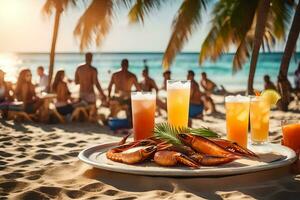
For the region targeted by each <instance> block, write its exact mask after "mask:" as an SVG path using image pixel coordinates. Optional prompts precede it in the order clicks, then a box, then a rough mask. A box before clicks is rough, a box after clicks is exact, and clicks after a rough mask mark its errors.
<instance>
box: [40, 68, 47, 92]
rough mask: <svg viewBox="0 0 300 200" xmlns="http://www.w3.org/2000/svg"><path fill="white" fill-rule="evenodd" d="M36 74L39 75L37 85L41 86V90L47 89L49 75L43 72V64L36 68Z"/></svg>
mask: <svg viewBox="0 0 300 200" xmlns="http://www.w3.org/2000/svg"><path fill="white" fill-rule="evenodd" d="M37 74H38V77H39V79H38V84H37V87H39V88H41V89H42V91H47V87H48V80H49V77H48V75H46V74H45V70H44V67H43V66H39V67H38V68H37Z"/></svg>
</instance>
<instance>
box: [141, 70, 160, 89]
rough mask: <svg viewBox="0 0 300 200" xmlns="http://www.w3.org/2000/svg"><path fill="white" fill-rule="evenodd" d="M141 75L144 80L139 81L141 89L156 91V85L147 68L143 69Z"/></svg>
mask: <svg viewBox="0 0 300 200" xmlns="http://www.w3.org/2000/svg"><path fill="white" fill-rule="evenodd" d="M142 76H143V78H144V80H142V81H141V82H140V85H141V89H142V91H145V92H151V91H152V90H155V92H156V93H158V87H157V85H156V83H155V81H154V79H152V78H151V77H150V76H149V70H148V69H144V70H143V72H142Z"/></svg>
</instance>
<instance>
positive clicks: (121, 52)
mask: <svg viewBox="0 0 300 200" xmlns="http://www.w3.org/2000/svg"><path fill="white" fill-rule="evenodd" d="M86 52H91V53H93V54H145V53H146V54H164V53H165V52H164V51H103V52H100V51H86ZM86 52H78V51H58V52H55V54H85V53H86ZM6 53H7V54H10V53H12V54H13V53H16V54H50V52H47V51H40V52H39V51H19V52H17V51H16V52H0V54H6ZM199 53H200V52H198V51H183V52H180V53H178V54H199ZM269 53H275V54H280V53H284V51H273V52H260V53H259V54H269ZM295 53H296V54H298V53H300V51H297V52H295ZM223 54H229V55H234V54H235V53H233V52H225V53H223Z"/></svg>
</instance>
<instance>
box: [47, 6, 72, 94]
mask: <svg viewBox="0 0 300 200" xmlns="http://www.w3.org/2000/svg"><path fill="white" fill-rule="evenodd" d="M71 4H73V5H76V0H46V3H45V4H44V6H43V9H42V12H43V13H44V14H46V15H48V16H51V15H52V12H53V11H55V20H54V27H53V35H52V43H51V51H50V63H49V72H48V75H49V79H48V87H47V91H48V92H49V91H50V85H51V80H52V76H53V68H54V62H55V46H56V41H57V35H58V28H59V22H60V17H61V13H62V12H63V11H64V10H65V9H66V8H67V7H68V6H69V5H71Z"/></svg>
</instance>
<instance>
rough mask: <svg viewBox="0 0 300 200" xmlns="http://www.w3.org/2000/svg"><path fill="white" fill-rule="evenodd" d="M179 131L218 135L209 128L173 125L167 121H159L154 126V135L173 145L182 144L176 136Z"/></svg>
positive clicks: (200, 134)
mask: <svg viewBox="0 0 300 200" xmlns="http://www.w3.org/2000/svg"><path fill="white" fill-rule="evenodd" d="M179 133H190V134H194V135H199V136H203V137H219V135H218V134H217V133H216V132H214V131H212V130H210V129H209V128H204V127H202V128H186V127H175V126H172V125H170V124H168V123H159V124H156V125H155V127H154V135H155V137H157V138H158V139H161V140H164V141H167V142H169V143H171V144H173V145H174V146H180V145H182V143H181V141H180V140H179V139H178V138H177V135H178V134H179Z"/></svg>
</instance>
